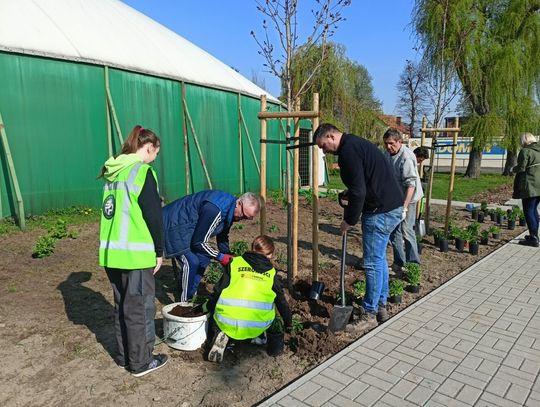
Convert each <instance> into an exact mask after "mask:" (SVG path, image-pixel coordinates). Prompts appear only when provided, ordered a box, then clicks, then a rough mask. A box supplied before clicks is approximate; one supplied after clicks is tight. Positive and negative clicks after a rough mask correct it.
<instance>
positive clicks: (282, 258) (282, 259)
mask: <svg viewBox="0 0 540 407" xmlns="http://www.w3.org/2000/svg"><path fill="white" fill-rule="evenodd" d="M275 261H276V263H277V264H281V265H284V264H287V258H286V256H285V255H284V254H283V253H282V252H278V253H277V255H276V260H275Z"/></svg>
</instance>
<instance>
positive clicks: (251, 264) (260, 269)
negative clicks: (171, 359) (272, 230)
mask: <svg viewBox="0 0 540 407" xmlns="http://www.w3.org/2000/svg"><path fill="white" fill-rule="evenodd" d="M273 253H274V242H273V241H272V239H271V238H270V237H268V236H265V235H261V236H258V237H256V238H255V240H253V243H252V244H251V251H248V252H246V253H244V254H243V255H242V256H239V257H235V258H233V260H232V261H231V263H229V265H228V266H226V267H225V271H224V273H223V276H222V277H221V280H220V281H219V282H218V283H217V284H216V287H215V293H214V297H213V301H210V304H208V305H209V308H210V309H212V308H213V306H215V310H214V314H213V318H211V320H210V335H209V337H212V336H211V335H212V334H213V338H214V339H213V341H212V347H211V349H210V352H209V353H208V360H210V361H212V362H218V363H219V362H221V361H222V360H223V352H224V351H225V347H226V346H227V342H228V341H229V338H233V339H237V340H244V339H253V338H256V340H258V341H259V342H258V343H259V344H262V343H265V342H264V339H262V338H264V332H265V331H266V330H267V329H268V327H269V326H270V325H271V324H272V322H273V321H274V319H275V317H276V311H275V308H276V307H277V309H278V311H279V314H280V315H281V317H282V318H283V322H284V325H285V329H287V330H290V327H291V326H292V315H291V311H290V310H289V305H288V304H287V300H286V299H285V295H284V294H283V289H282V288H281V284H280V283H279V280H278V279H277V276H276V269H275V268H274V266H273V265H272V262H271V261H270V259H271V258H272V254H273ZM216 299H217V302H216ZM214 303H215V304H214ZM274 304H275V306H274ZM255 343H257V342H255Z"/></svg>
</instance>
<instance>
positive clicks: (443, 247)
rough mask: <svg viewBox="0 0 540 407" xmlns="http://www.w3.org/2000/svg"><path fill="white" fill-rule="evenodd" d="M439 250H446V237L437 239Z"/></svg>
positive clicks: (444, 251)
mask: <svg viewBox="0 0 540 407" xmlns="http://www.w3.org/2000/svg"><path fill="white" fill-rule="evenodd" d="M439 250H440V251H441V252H443V253H446V252H447V251H448V239H439Z"/></svg>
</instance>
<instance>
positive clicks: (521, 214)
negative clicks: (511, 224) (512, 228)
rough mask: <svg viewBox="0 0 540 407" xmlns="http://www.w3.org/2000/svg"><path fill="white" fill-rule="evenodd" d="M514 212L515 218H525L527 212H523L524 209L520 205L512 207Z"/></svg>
mask: <svg viewBox="0 0 540 407" xmlns="http://www.w3.org/2000/svg"><path fill="white" fill-rule="evenodd" d="M512 213H514V216H515V219H523V218H525V213H524V212H523V209H521V208H520V207H519V206H514V207H513V208H512Z"/></svg>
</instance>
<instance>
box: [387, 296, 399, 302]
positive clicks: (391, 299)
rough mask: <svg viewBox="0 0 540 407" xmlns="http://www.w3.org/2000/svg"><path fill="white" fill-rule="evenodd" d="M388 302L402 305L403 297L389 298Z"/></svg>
mask: <svg viewBox="0 0 540 407" xmlns="http://www.w3.org/2000/svg"><path fill="white" fill-rule="evenodd" d="M388 302H391V303H392V304H401V295H391V296H390V297H388Z"/></svg>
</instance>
